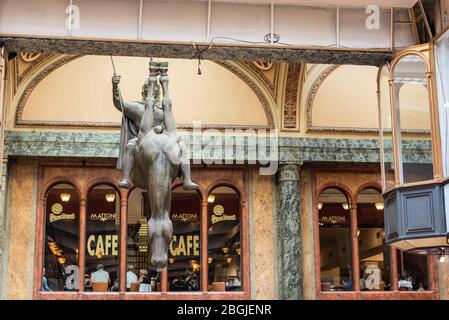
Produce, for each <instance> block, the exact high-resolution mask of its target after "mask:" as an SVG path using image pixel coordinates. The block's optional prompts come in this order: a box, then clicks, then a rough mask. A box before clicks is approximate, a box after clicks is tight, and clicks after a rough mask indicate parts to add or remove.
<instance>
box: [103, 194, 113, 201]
mask: <svg viewBox="0 0 449 320" xmlns="http://www.w3.org/2000/svg"><path fill="white" fill-rule="evenodd" d="M105 198H106V201H107V202H114V200H115V193H108V194H107V195H106V196H105Z"/></svg>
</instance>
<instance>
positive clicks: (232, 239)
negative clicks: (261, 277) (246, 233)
mask: <svg viewBox="0 0 449 320" xmlns="http://www.w3.org/2000/svg"><path fill="white" fill-rule="evenodd" d="M207 202H208V209H207V223H208V228H207V232H208V238H207V239H208V246H207V254H208V257H207V262H208V286H209V288H210V290H211V291H241V290H242V265H241V262H242V259H241V252H242V246H241V244H242V241H241V218H242V217H241V213H242V210H241V198H240V194H239V193H238V192H237V191H236V190H235V189H234V188H231V187H230V186H227V185H218V186H215V187H214V188H213V189H212V190H211V191H210V193H209V195H208V198H207Z"/></svg>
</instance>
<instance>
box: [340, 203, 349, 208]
mask: <svg viewBox="0 0 449 320" xmlns="http://www.w3.org/2000/svg"><path fill="white" fill-rule="evenodd" d="M341 205H342V207H343V209H345V210H349V203H347V202H345V203H342V204H341Z"/></svg>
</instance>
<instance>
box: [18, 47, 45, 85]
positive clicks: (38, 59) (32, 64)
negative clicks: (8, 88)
mask: <svg viewBox="0 0 449 320" xmlns="http://www.w3.org/2000/svg"><path fill="white" fill-rule="evenodd" d="M51 56H52V55H51V54H48V53H42V54H40V55H39V56H37V57H36V58H35V59H32V60H30V61H26V60H24V59H23V58H22V60H23V61H25V62H29V64H28V66H27V67H26V69H25V70H24V71H23V72H22V73H20V74H19V75H18V77H17V84H20V83H21V82H22V80H23V79H24V78H25V76H26V75H27V74H28V73H29V72H30V71H31V70H32V69H33V68H34V67H35V66H37V65H38V64H39V63H41V62H42V61H44V60H45V59H47V58H49V57H51ZM21 57H22V56H21Z"/></svg>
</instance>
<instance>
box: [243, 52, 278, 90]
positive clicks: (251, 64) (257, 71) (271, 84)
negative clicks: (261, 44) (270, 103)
mask: <svg viewBox="0 0 449 320" xmlns="http://www.w3.org/2000/svg"><path fill="white" fill-rule="evenodd" d="M245 65H246V66H248V68H250V69H251V71H253V72H254V73H255V74H256V75H257V76H258V77H259V79H260V80H261V81H262V82H263V83H264V84H265V85H266V86H267V88H268V89H269V90H270V93H271V95H272V96H273V97H275V94H276V86H275V83H274V82H271V81H270V79H268V77H267V76H266V75H265V74H264V73H263V71H262V69H260V68H259V67H257V66H256V65H255V64H254V62H252V61H246V62H245ZM273 65H275V66H276V67H278V66H279V64H273Z"/></svg>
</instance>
